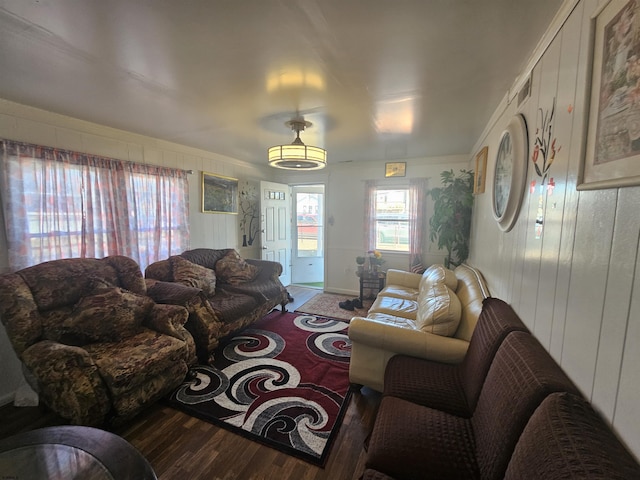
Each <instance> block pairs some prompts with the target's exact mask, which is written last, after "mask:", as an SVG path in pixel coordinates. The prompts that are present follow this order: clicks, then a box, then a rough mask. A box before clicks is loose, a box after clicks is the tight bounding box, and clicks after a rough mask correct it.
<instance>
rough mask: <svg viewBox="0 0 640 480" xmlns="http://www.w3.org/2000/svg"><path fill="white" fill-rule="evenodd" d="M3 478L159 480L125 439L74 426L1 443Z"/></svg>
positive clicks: (147, 463)
mask: <svg viewBox="0 0 640 480" xmlns="http://www.w3.org/2000/svg"><path fill="white" fill-rule="evenodd" d="M0 478H2V479H4V478H7V479H16V480H22V479H33V480H40V479H47V480H49V479H56V480H57V479H60V480H62V479H65V480H67V479H77V480H80V479H82V480H121V479H123V480H127V479H136V480H157V477H156V475H155V473H154V472H153V469H152V468H151V465H149V462H147V460H146V459H145V458H144V457H143V456H142V455H141V454H140V452H138V450H136V449H135V448H134V447H133V445H131V444H130V443H129V442H127V441H126V440H124V439H123V438H122V437H119V436H118V435H115V434H113V433H110V432H107V431H104V430H100V429H98V428H92V427H83V426H71V425H65V426H60V427H48V428H41V429H38V430H32V431H30V432H25V433H21V434H18V435H15V436H13V437H9V438H5V439H2V440H0Z"/></svg>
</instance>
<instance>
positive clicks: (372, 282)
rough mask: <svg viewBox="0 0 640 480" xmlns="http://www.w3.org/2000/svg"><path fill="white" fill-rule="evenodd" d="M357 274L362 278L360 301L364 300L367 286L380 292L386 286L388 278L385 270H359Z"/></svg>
mask: <svg viewBox="0 0 640 480" xmlns="http://www.w3.org/2000/svg"><path fill="white" fill-rule="evenodd" d="M356 275H357V276H358V277H359V278H360V302H362V301H364V289H365V288H366V289H368V290H373V291H374V292H375V293H378V292H379V291H380V290H382V289H383V288H384V282H385V280H386V279H387V274H386V273H385V272H373V271H371V272H370V271H368V270H363V271H362V272H357V273H356Z"/></svg>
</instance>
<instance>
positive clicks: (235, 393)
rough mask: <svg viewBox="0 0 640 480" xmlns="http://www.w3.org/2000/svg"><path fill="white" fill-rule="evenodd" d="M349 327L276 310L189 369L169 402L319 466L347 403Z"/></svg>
mask: <svg viewBox="0 0 640 480" xmlns="http://www.w3.org/2000/svg"><path fill="white" fill-rule="evenodd" d="M347 328H348V324H346V323H345V322H342V321H340V320H336V319H333V318H326V317H320V316H314V315H308V314H305V313H282V312H280V311H276V310H274V311H273V312H271V313H269V314H268V315H267V316H265V317H264V318H262V319H261V320H259V321H257V322H255V323H254V324H253V325H251V326H250V327H248V328H247V329H245V330H243V331H241V332H239V333H238V334H237V335H236V336H234V337H233V338H231V339H229V340H228V341H225V342H224V344H221V345H220V347H218V349H217V350H216V351H215V362H214V363H215V365H213V366H205V365H199V366H195V367H193V368H192V373H194V374H195V379H194V380H191V381H186V382H185V383H183V384H182V385H181V386H180V387H178V389H177V390H176V391H175V392H173V393H172V394H171V396H170V397H169V404H170V405H171V406H172V407H174V408H177V409H179V410H182V411H184V412H186V413H188V414H190V415H193V416H195V417H198V418H201V419H203V420H206V421H209V422H211V423H214V424H216V425H219V426H221V427H224V428H227V429H229V430H231V431H234V432H236V433H239V434H241V435H244V436H246V437H248V438H250V439H252V440H256V441H259V442H262V443H264V444H266V445H269V446H271V447H273V448H276V449H278V450H280V451H282V452H285V453H288V454H290V455H294V456H297V457H299V458H302V459H304V460H306V461H308V462H310V463H313V464H315V465H320V466H324V463H325V461H326V459H327V456H328V453H329V450H330V447H331V444H332V442H333V440H334V437H335V436H336V434H337V431H338V429H339V426H340V423H341V422H342V418H343V416H344V413H345V411H346V409H347V406H348V403H349V396H350V392H349V359H350V355H351V343H350V341H349V338H348V337H347Z"/></svg>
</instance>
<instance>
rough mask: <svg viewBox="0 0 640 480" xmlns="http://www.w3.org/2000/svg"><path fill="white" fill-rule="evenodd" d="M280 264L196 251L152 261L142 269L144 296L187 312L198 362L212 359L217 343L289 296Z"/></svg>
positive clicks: (231, 253) (228, 251)
mask: <svg viewBox="0 0 640 480" xmlns="http://www.w3.org/2000/svg"><path fill="white" fill-rule="evenodd" d="M281 273H282V265H280V264H279V263H278V262H271V261H266V260H252V259H247V260H245V259H243V258H242V257H241V256H240V255H239V254H238V252H236V251H235V250H234V249H231V248H226V249H210V248H199V249H195V250H188V251H186V252H183V253H182V254H180V255H175V256H172V257H170V258H168V259H166V260H161V261H159V262H155V263H153V264H151V265H149V266H148V267H147V269H146V270H145V278H146V281H147V288H148V292H149V296H151V298H153V299H154V300H155V301H156V302H158V303H172V304H176V305H182V306H185V307H186V308H187V309H188V310H189V320H188V321H187V324H186V325H185V326H186V328H187V329H188V330H189V331H190V332H191V334H192V335H193V338H194V340H195V342H196V350H197V354H198V359H199V360H200V362H201V363H204V364H206V363H210V362H211V361H212V360H213V356H212V354H213V350H214V349H215V348H216V347H217V346H218V343H219V340H220V339H221V338H222V337H225V336H227V335H229V334H232V333H234V332H237V331H238V330H241V329H242V328H244V327H246V326H247V325H249V324H251V323H253V322H255V321H256V320H258V319H260V318H262V317H263V316H264V315H265V314H267V313H268V312H269V311H271V310H272V309H273V308H274V307H276V306H277V305H281V307H282V310H283V311H284V310H285V305H286V304H287V302H288V298H289V295H288V293H287V290H286V289H285V287H284V286H283V285H282V283H281V282H280V278H279V277H280V274H281Z"/></svg>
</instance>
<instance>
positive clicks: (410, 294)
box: [378, 285, 418, 300]
mask: <svg viewBox="0 0 640 480" xmlns="http://www.w3.org/2000/svg"><path fill="white" fill-rule="evenodd" d="M378 295H386V296H387V297H396V298H406V299H407V300H417V299H418V289H416V288H411V287H405V286H403V285H387V286H386V287H384V288H383V289H382V290H380V293H378Z"/></svg>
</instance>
